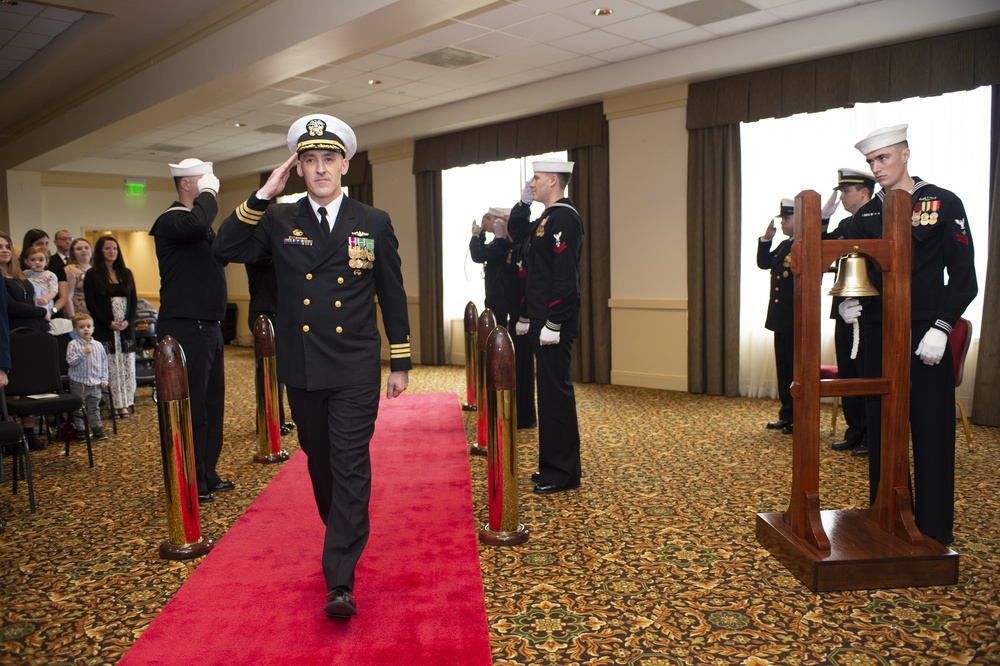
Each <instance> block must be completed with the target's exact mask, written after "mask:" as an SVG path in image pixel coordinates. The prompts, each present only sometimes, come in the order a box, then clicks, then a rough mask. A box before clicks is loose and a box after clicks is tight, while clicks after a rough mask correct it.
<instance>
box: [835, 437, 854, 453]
mask: <svg viewBox="0 0 1000 666" xmlns="http://www.w3.org/2000/svg"><path fill="white" fill-rule="evenodd" d="M860 445H861V440H858V441H856V442H848V441H847V440H846V439H842V440H840V441H839V442H834V443H833V444H831V445H830V448H831V449H833V450H834V451H849V450H850V449H853V448H856V447H858V446H860Z"/></svg>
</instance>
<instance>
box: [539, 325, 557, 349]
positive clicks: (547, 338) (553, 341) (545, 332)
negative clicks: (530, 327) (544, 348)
mask: <svg viewBox="0 0 1000 666" xmlns="http://www.w3.org/2000/svg"><path fill="white" fill-rule="evenodd" d="M538 344H540V345H557V344H559V331H553V330H552V329H551V328H549V327H547V326H543V327H542V332H541V333H539V335H538Z"/></svg>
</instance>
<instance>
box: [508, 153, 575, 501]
mask: <svg viewBox="0 0 1000 666" xmlns="http://www.w3.org/2000/svg"><path fill="white" fill-rule="evenodd" d="M531 166H532V168H533V169H534V172H535V173H534V175H533V176H532V178H531V182H530V187H531V192H532V195H533V198H534V200H535V201H538V202H540V203H542V204H544V205H545V210H544V211H542V216H541V217H540V218H538V220H536V221H535V222H533V223H532V224H531V227H530V228H529V230H528V235H527V238H528V240H527V243H526V246H525V248H524V250H525V251H524V254H523V256H522V259H523V261H524V262H525V263H526V265H527V275H526V278H525V287H524V289H525V294H524V305H523V310H522V312H521V315H520V317H519V319H518V322H517V325H516V327H515V332H516V333H517V335H527V336H529V339H530V340H531V346H532V350H533V351H534V354H535V366H536V369H537V370H536V377H537V380H538V472H537V474H535V475H532V480H534V481H535V487H534V488H533V489H532V491H533V492H535V493H538V494H539V495H548V494H551V493H558V492H563V491H567V490H572V489H574V488H578V487H579V486H580V477H581V476H582V473H581V468H580V428H579V424H578V421H577V415H576V394H575V393H574V391H573V381H572V379H571V378H570V360H571V357H572V353H573V341H574V340H575V339H576V336H577V333H579V331H580V303H581V299H580V267H581V263H582V260H583V221H582V220H581V219H580V214H579V213H578V212H577V211H576V209H575V208H574V207H573V202H572V201H571V200H570V198H569V197H564V196H563V193H564V192H565V190H566V186H567V184H568V183H569V179H570V176H571V175H572V174H573V162H567V161H566V160H561V159H556V158H547V159H542V160H539V161H537V162H532V165H531ZM522 201H523V200H522ZM522 208H523V207H522ZM511 217H512V218H513V217H514V212H511Z"/></svg>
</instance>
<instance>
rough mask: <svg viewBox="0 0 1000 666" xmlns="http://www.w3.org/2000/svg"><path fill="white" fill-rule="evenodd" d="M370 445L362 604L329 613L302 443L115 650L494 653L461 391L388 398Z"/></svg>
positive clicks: (346, 655)
mask: <svg viewBox="0 0 1000 666" xmlns="http://www.w3.org/2000/svg"><path fill="white" fill-rule="evenodd" d="M371 455H372V502H371V529H372V531H371V538H370V540H369V541H368V546H367V548H366V549H365V552H364V555H363V556H362V557H361V562H360V563H359V565H358V571H357V578H356V583H355V597H356V599H357V603H358V615H356V616H355V617H354V618H353V619H351V620H349V621H345V620H330V619H328V618H327V617H326V616H325V615H324V614H323V604H324V602H325V600H326V589H325V585H324V582H323V575H322V572H321V570H320V551H321V547H322V543H323V525H322V523H321V522H320V520H319V517H318V516H317V514H316V505H315V503H314V501H313V497H312V491H311V488H310V484H309V477H308V474H307V472H306V465H305V454H303V453H302V452H301V451H300V452H298V453H296V454H295V455H294V456H293V457H292V458H291V460H289V461H288V462H286V463H284V465H285V467H284V469H283V470H281V472H280V473H279V474H278V475H277V476H276V477H275V479H274V481H272V482H271V484H270V485H269V486H268V487H267V488H265V489H264V491H263V492H262V493H261V494H260V496H259V497H258V498H257V499H256V500H255V501H254V502H253V503H252V504H251V505H250V507H249V508H247V510H246V513H244V514H243V516H242V517H240V519H239V520H238V521H236V523H235V524H234V525H233V527H232V528H231V529H230V530H229V532H228V533H227V534H226V535H225V536H224V537H222V539H221V540H220V541H219V543H218V544H217V545H216V547H215V548H214V549H213V550H212V552H211V553H209V554H208V556H206V557H205V559H204V561H203V562H202V563H201V564H200V565H199V566H198V568H197V569H196V570H195V572H194V573H193V574H192V575H191V577H190V578H189V579H188V581H187V582H186V583H185V584H184V585H183V586H182V587H181V589H180V590H179V591H178V592H177V594H176V595H175V596H174V598H173V599H171V601H170V602H169V603H168V604H167V606H166V608H164V610H163V612H162V613H161V614H160V615H159V616H158V617H157V618H156V620H154V621H153V623H152V624H151V625H150V626H149V628H148V629H147V630H146V631H145V632H144V633H143V635H142V636H141V637H140V638H139V640H138V641H137V642H136V643H135V645H134V646H133V647H132V648H131V649H130V650H129V651H128V653H126V655H125V657H124V658H123V659H122V661H121V662H120V663H121V664H123V665H126V666H139V665H142V666H147V665H150V664H169V665H175V664H177V665H180V664H185V665H186V664H205V665H207V664H282V665H285V664H295V665H302V664H324V665H326V664H350V665H352V666H353V665H355V664H360V665H365V666H369V665H389V664H392V665H394V666H395V665H397V664H407V665H408V666H415V665H419V664H428V665H430V664H433V665H434V666H442V665H444V664H455V665H459V664H460V665H461V666H477V665H480V664H483V665H486V664H490V663H491V656H490V644H489V632H488V627H487V623H486V608H485V604H484V601H483V587H482V586H483V584H482V574H481V571H480V568H479V553H478V548H477V542H476V525H475V524H474V520H473V515H472V495H471V490H470V483H469V460H468V453H467V443H466V441H465V429H464V427H463V421H462V416H461V411H460V408H459V404H458V400H457V398H456V397H455V395H454V394H450V393H449V394H404V395H402V396H401V397H399V398H397V399H395V400H392V401H387V400H386V399H385V398H383V399H382V405H381V408H380V411H379V418H378V423H377V424H376V428H375V438H374V439H373V440H372V446H371ZM216 501H222V502H225V501H226V500H225V498H224V497H223V498H220V499H219V500H216ZM209 510H211V509H209ZM164 566H166V563H164Z"/></svg>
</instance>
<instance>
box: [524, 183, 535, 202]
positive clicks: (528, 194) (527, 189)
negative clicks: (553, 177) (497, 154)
mask: <svg viewBox="0 0 1000 666" xmlns="http://www.w3.org/2000/svg"><path fill="white" fill-rule="evenodd" d="M534 200H535V195H534V194H533V193H532V191H531V179H530V178H529V179H528V180H526V181H524V187H523V188H521V203H526V204H530V203H531V202H532V201H534Z"/></svg>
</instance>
